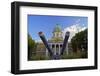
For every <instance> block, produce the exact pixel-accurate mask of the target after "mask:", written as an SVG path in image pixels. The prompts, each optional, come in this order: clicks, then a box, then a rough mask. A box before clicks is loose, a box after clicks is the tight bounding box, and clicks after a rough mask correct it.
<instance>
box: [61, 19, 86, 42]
mask: <svg viewBox="0 0 100 76" xmlns="http://www.w3.org/2000/svg"><path fill="white" fill-rule="evenodd" d="M78 22H79V20H78ZM83 25H84V24H83ZM86 28H87V27H85V26H82V25H80V24H79V23H77V24H74V25H71V26H69V27H66V28H65V29H64V30H63V38H64V37H65V33H66V32H67V31H69V32H70V36H69V40H68V42H70V41H71V38H72V37H73V36H75V34H76V33H78V32H80V31H83V30H85V29H86Z"/></svg>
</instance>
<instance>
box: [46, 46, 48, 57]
mask: <svg viewBox="0 0 100 76" xmlns="http://www.w3.org/2000/svg"><path fill="white" fill-rule="evenodd" d="M46 57H48V49H47V48H46Z"/></svg>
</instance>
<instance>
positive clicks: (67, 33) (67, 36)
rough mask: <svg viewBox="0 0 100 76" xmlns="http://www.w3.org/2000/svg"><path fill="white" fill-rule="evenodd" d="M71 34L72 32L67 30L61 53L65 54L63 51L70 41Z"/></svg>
mask: <svg viewBox="0 0 100 76" xmlns="http://www.w3.org/2000/svg"><path fill="white" fill-rule="evenodd" d="M69 34H70V32H66V34H65V38H64V42H63V46H62V49H61V55H63V53H64V51H65V49H66V45H67V43H68V38H69Z"/></svg>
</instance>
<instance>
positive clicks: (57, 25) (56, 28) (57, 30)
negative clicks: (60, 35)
mask: <svg viewBox="0 0 100 76" xmlns="http://www.w3.org/2000/svg"><path fill="white" fill-rule="evenodd" d="M53 32H62V31H61V27H60V26H59V24H56V27H55V28H54V31H53Z"/></svg>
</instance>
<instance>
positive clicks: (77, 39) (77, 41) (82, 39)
mask: <svg viewBox="0 0 100 76" xmlns="http://www.w3.org/2000/svg"><path fill="white" fill-rule="evenodd" d="M87 42H88V41H87V29H86V30H84V31H81V32H79V33H77V34H76V35H75V36H74V37H73V38H72V39H71V45H72V49H73V51H74V52H77V51H79V50H81V51H82V50H85V51H86V50H87V46H88V45H87V44H88V43H87Z"/></svg>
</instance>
